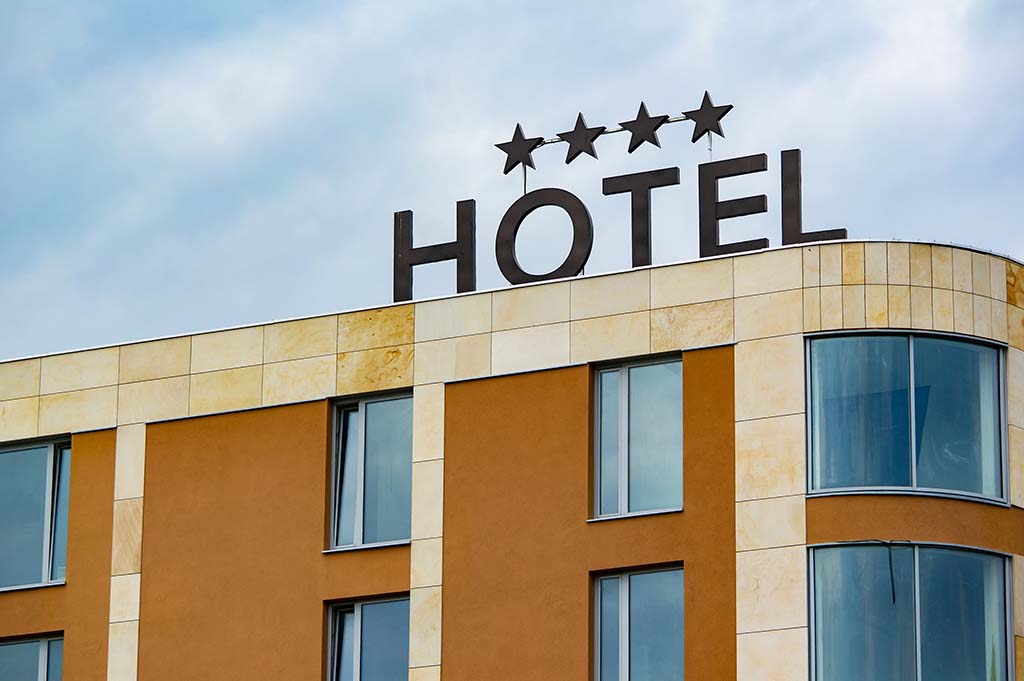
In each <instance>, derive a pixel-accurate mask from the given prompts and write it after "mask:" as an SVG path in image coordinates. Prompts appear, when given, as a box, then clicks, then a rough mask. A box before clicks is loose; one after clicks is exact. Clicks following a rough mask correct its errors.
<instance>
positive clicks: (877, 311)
mask: <svg viewBox="0 0 1024 681" xmlns="http://www.w3.org/2000/svg"><path fill="white" fill-rule="evenodd" d="M864 324H865V326H867V327H868V328H885V327H887V326H889V289H888V287H887V286H883V285H881V284H867V285H865V286H864Z"/></svg>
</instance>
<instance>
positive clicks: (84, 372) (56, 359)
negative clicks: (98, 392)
mask: <svg viewBox="0 0 1024 681" xmlns="http://www.w3.org/2000/svg"><path fill="white" fill-rule="evenodd" d="M118 354H119V348H103V349H101V350H87V351H85V352H72V353H69V354H66V355H53V356H50V357H43V358H42V364H41V366H40V379H39V387H40V393H41V394H43V395H46V394H49V393H61V392H69V391H72V390H85V389H88V388H99V387H102V386H108V385H117V362H118Z"/></svg>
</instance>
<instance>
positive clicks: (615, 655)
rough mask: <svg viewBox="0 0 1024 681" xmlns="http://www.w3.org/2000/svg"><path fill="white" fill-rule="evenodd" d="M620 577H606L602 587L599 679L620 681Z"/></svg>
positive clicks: (600, 586) (600, 680)
mask: <svg viewBox="0 0 1024 681" xmlns="http://www.w3.org/2000/svg"><path fill="white" fill-rule="evenodd" d="M619 581H620V580H619V578H618V577H606V578H604V579H602V580H601V581H600V582H599V583H598V584H599V588H600V594H599V595H600V599H601V603H600V608H601V631H600V632H599V636H600V637H601V638H600V639H599V641H598V645H599V646H600V648H599V651H600V656H601V659H600V676H599V677H598V681H619Z"/></svg>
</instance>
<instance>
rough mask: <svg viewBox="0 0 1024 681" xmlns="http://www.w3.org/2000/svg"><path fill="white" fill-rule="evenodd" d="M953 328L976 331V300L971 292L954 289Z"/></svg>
mask: <svg viewBox="0 0 1024 681" xmlns="http://www.w3.org/2000/svg"><path fill="white" fill-rule="evenodd" d="M955 252H956V251H954V253H955ZM953 330H954V331H956V332H957V333H965V334H973V333H974V301H973V299H972V296H971V294H970V293H963V292H962V291H953Z"/></svg>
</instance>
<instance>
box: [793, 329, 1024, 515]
mask: <svg viewBox="0 0 1024 681" xmlns="http://www.w3.org/2000/svg"><path fill="white" fill-rule="evenodd" d="M858 336H860V337H870V336H901V337H903V338H905V339H907V343H908V348H909V364H908V371H909V381H908V386H909V392H910V409H909V414H908V419H909V430H910V448H909V454H908V456H909V457H910V475H911V484H910V485H908V486H900V485H866V486H863V487H829V488H820V489H819V488H815V487H814V433H813V425H814V423H813V413H814V412H813V409H812V401H811V400H812V398H813V394H812V390H811V387H812V377H811V344H812V343H813V342H814V341H815V340H821V339H825V338H853V337H858ZM915 338H936V339H940V340H951V341H957V342H960V343H965V344H969V345H980V346H983V347H988V348H992V349H994V350H996V356H997V366H996V380H997V381H998V385H997V386H996V392H997V397H998V416H999V424H998V425H999V427H998V428H997V432H998V434H999V443H998V446H999V454H998V457H997V460H998V461H999V478H1000V495H999V496H990V495H987V494H980V493H977V492H967V491H963V490H955V489H947V488H942V487H922V486H919V485H918V484H917V463H916V460H915V459H916V456H917V451H916V450H917V428H916V416H917V415H916V411H915V409H916V405H915V400H914V339H915ZM1006 351H1007V345H1006V344H1005V343H1001V342H999V341H994V340H990V339H986V338H977V337H975V336H964V335H961V334H957V333H946V332H942V331H916V330H910V329H862V330H847V329H843V330H835V331H819V332H814V333H807V334H804V403H805V405H806V406H805V409H806V414H805V420H804V431H805V433H804V436H805V443H804V445H805V449H806V451H807V466H806V468H807V474H806V489H807V496H808V497H828V496H846V495H851V494H908V495H920V496H929V497H946V498H950V499H963V500H968V501H978V502H982V503H987V504H993V505H996V506H1003V507H1009V506H1010V480H1009V446H1008V442H1009V426H1008V419H1007V411H1006V409H1007V406H1006V400H1007V394H1006V390H1007V388H1006V368H1007V361H1006Z"/></svg>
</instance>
